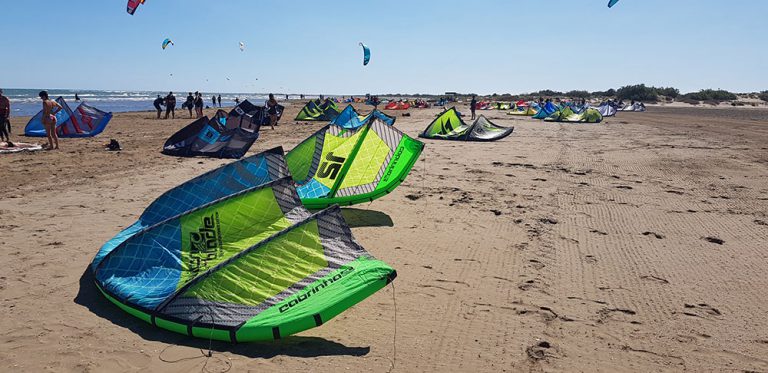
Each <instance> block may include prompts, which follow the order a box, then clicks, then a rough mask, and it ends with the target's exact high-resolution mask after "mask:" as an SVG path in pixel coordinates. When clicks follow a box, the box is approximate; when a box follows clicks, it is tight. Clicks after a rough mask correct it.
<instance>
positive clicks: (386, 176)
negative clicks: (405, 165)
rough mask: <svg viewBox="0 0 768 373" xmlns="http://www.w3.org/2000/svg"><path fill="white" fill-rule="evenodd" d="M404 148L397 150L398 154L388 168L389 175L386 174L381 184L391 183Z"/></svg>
mask: <svg viewBox="0 0 768 373" xmlns="http://www.w3.org/2000/svg"><path fill="white" fill-rule="evenodd" d="M403 150H404V148H400V149H398V150H397V153H395V155H394V156H393V157H392V160H391V161H389V166H388V167H387V168H388V170H387V173H386V174H384V177H382V178H381V183H382V184H383V183H386V182H387V181H389V177H390V176H392V172H394V171H395V168H396V167H395V166H397V162H398V161H399V160H400V156H402V155H403Z"/></svg>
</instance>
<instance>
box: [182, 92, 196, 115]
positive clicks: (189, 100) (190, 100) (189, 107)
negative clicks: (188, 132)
mask: <svg viewBox="0 0 768 373" xmlns="http://www.w3.org/2000/svg"><path fill="white" fill-rule="evenodd" d="M181 107H182V108H187V110H189V117H190V118H192V108H193V107H195V98H194V97H192V92H189V95H187V101H184V105H181Z"/></svg>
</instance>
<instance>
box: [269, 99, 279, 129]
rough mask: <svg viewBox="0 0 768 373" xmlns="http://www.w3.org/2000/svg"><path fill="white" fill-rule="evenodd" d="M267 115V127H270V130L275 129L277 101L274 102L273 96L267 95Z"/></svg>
mask: <svg viewBox="0 0 768 373" xmlns="http://www.w3.org/2000/svg"><path fill="white" fill-rule="evenodd" d="M267 114H269V125H270V126H272V129H275V125H276V124H277V100H275V95H273V94H271V93H270V94H269V100H267Z"/></svg>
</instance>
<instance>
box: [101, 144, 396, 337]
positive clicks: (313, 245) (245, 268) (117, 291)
mask: <svg viewBox="0 0 768 373" xmlns="http://www.w3.org/2000/svg"><path fill="white" fill-rule="evenodd" d="M90 269H91V272H92V273H93V277H94V281H95V283H96V286H97V287H98V289H99V290H100V291H101V292H102V293H103V294H104V296H105V297H106V298H107V299H109V300H110V301H111V302H113V303H114V304H115V305H117V306H118V307H120V308H121V309H122V310H124V311H125V312H128V313H129V314H131V315H133V316H135V317H137V318H139V319H142V320H144V321H146V322H147V323H151V324H152V325H154V326H157V327H160V328H163V329H167V330H170V331H173V332H177V333H181V334H186V335H189V336H193V337H199V338H205V339H216V340H222V341H230V342H233V343H235V342H249V341H257V340H274V339H280V338H282V337H285V336H288V335H290V334H294V333H298V332H301V331H304V330H307V329H310V328H314V327H316V326H320V325H322V324H324V323H326V322H328V321H329V320H331V319H332V318H333V317H335V316H336V315H338V314H340V313H341V312H343V311H345V310H346V309H348V308H350V307H352V306H354V305H355V304H356V303H358V302H360V301H362V300H364V299H365V298H367V297H368V296H370V295H372V294H373V293H375V292H376V291H378V290H379V289H381V288H383V287H384V286H386V285H387V284H388V283H390V282H391V281H392V280H393V279H394V278H395V277H396V275H397V273H396V272H395V270H394V269H392V268H391V267H390V266H389V265H387V264H386V263H384V262H382V261H380V260H377V259H376V258H374V257H373V256H371V255H370V254H369V253H368V252H367V251H366V250H365V249H364V248H363V247H362V246H360V244H358V243H357V241H355V239H354V237H352V233H351V231H350V229H349V226H348V225H347V223H346V222H345V221H344V217H343V216H342V214H341V209H340V208H339V207H338V206H333V207H331V208H328V209H325V210H323V211H319V212H314V213H312V212H310V211H308V210H306V209H305V208H304V207H303V206H302V205H301V200H300V199H299V196H298V194H297V193H296V189H295V187H294V183H293V180H291V178H290V175H289V173H288V168H287V167H286V164H285V161H284V158H283V151H282V149H280V148H276V149H272V150H269V151H266V152H264V153H260V154H256V155H253V156H250V157H248V158H245V159H243V160H240V161H237V162H234V163H230V164H228V165H225V166H223V167H221V168H218V169H216V170H213V171H211V172H208V173H206V174H204V175H202V176H198V177H196V178H194V179H192V180H190V181H188V182H186V183H184V184H181V185H179V186H177V187H176V188H174V189H171V190H169V191H168V192H166V193H165V194H163V195H162V196H160V197H159V198H158V199H157V200H155V201H154V202H153V203H152V204H151V205H149V207H147V209H146V210H145V211H144V213H143V214H142V215H141V216H140V217H139V219H138V221H136V222H135V223H134V224H133V225H131V226H129V227H128V228H126V229H124V230H123V231H122V232H120V233H118V234H117V235H116V236H115V237H114V238H112V239H111V240H110V241H108V242H107V243H106V244H104V246H102V248H101V250H99V252H98V253H97V254H96V256H95V258H94V259H93V262H92V263H91V265H90Z"/></svg>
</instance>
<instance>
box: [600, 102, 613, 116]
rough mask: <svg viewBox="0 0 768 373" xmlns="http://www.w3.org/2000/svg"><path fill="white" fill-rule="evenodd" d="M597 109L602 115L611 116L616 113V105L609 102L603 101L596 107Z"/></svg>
mask: <svg viewBox="0 0 768 373" xmlns="http://www.w3.org/2000/svg"><path fill="white" fill-rule="evenodd" d="M597 111H599V112H600V115H602V116H603V117H612V116H615V115H616V111H617V110H616V106H614V105H612V104H610V103H604V104H602V105H600V106H598V107H597Z"/></svg>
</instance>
